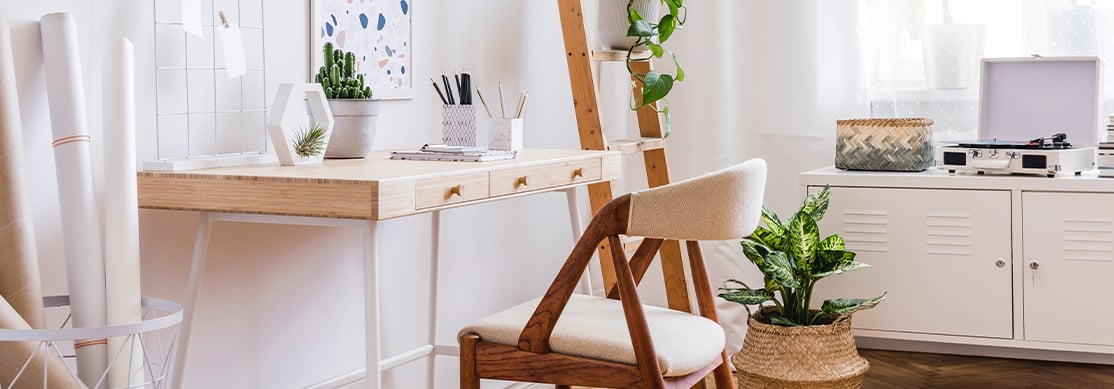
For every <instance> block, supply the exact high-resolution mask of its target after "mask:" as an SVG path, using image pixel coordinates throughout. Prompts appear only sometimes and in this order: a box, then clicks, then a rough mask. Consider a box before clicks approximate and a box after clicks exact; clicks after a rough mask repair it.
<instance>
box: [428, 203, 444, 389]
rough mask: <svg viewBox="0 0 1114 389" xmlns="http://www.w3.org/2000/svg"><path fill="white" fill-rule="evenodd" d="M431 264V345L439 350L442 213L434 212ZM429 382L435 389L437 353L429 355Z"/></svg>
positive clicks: (431, 236) (431, 229)
mask: <svg viewBox="0 0 1114 389" xmlns="http://www.w3.org/2000/svg"><path fill="white" fill-rule="evenodd" d="M430 240H431V241H432V243H433V244H431V245H430V258H431V261H430V264H429V345H430V346H433V349H434V350H437V284H438V281H439V280H438V273H439V272H440V270H441V211H433V222H432V223H431V227H430ZM427 369H428V373H427V378H426V379H427V380H428V381H426V382H428V385H429V388H430V389H433V388H434V387H435V385H434V384H435V383H436V380H437V352H436V351H434V352H433V353H431V354H430V355H429V364H428V366H427Z"/></svg>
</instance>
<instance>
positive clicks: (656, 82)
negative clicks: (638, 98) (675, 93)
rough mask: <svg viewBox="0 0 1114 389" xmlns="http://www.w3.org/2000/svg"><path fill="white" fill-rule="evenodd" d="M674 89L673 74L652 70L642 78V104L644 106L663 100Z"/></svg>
mask: <svg viewBox="0 0 1114 389" xmlns="http://www.w3.org/2000/svg"><path fill="white" fill-rule="evenodd" d="M671 89H673V76H671V75H668V74H661V73H658V72H657V71H656V70H651V71H650V72H648V73H646V76H645V77H644V78H643V79H642V105H641V106H639V107H640V108H641V107H644V106H647V105H650V104H653V103H654V102H656V101H658V100H661V99H662V98H663V97H665V95H668V94H669V91H670V90H671Z"/></svg>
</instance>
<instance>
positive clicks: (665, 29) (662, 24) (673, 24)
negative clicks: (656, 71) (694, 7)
mask: <svg viewBox="0 0 1114 389" xmlns="http://www.w3.org/2000/svg"><path fill="white" fill-rule="evenodd" d="M676 29H677V18H676V17H675V16H673V14H665V16H662V17H661V21H659V22H658V43H665V41H667V40H669V37H670V36H673V31H674V30H676ZM658 58H661V55H658Z"/></svg>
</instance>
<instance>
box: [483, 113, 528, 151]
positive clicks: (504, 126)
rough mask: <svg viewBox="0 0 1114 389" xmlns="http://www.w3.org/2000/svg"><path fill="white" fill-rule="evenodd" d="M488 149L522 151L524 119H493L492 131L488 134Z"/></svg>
mask: <svg viewBox="0 0 1114 389" xmlns="http://www.w3.org/2000/svg"><path fill="white" fill-rule="evenodd" d="M487 148H488V149H491V150H514V151H518V150H522V118H517V119H491V130H490V131H489V132H488V133H487Z"/></svg>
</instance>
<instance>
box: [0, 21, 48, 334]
mask: <svg viewBox="0 0 1114 389" xmlns="http://www.w3.org/2000/svg"><path fill="white" fill-rule="evenodd" d="M7 8H8V7H7V1H6V0H0V269H2V270H0V297H3V298H5V299H7V301H8V302H9V303H11V305H12V307H14V308H15V310H16V312H19V314H20V315H21V316H22V317H23V319H24V320H25V321H27V323H28V324H30V325H31V327H33V328H43V296H42V286H41V284H40V281H39V261H38V258H37V256H36V253H35V229H34V226H33V224H32V218H31V201H30V198H29V197H28V195H27V184H26V182H27V181H26V179H25V178H24V170H23V129H22V126H21V125H20V124H21V123H20V117H19V93H17V92H16V82H15V62H14V61H13V59H12V44H11V30H10V29H9V26H8V9H7Z"/></svg>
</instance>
